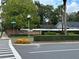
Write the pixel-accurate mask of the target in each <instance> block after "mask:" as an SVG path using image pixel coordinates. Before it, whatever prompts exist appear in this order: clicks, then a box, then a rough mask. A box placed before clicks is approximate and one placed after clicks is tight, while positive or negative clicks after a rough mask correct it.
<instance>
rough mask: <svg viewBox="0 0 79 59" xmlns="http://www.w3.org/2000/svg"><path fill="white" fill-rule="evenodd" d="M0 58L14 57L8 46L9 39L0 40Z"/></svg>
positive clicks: (10, 58) (11, 58)
mask: <svg viewBox="0 0 79 59" xmlns="http://www.w3.org/2000/svg"><path fill="white" fill-rule="evenodd" d="M0 59H16V58H15V56H14V54H13V52H12V50H11V48H10V47H9V40H0Z"/></svg>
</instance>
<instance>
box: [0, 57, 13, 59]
mask: <svg viewBox="0 0 79 59" xmlns="http://www.w3.org/2000/svg"><path fill="white" fill-rule="evenodd" d="M0 59H15V57H7V58H0Z"/></svg>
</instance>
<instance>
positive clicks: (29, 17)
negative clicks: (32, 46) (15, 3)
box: [27, 14, 31, 38]
mask: <svg viewBox="0 0 79 59" xmlns="http://www.w3.org/2000/svg"><path fill="white" fill-rule="evenodd" d="M27 19H28V38H30V20H31V15H30V14H28V15H27Z"/></svg>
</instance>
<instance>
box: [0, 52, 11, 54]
mask: <svg viewBox="0 0 79 59" xmlns="http://www.w3.org/2000/svg"><path fill="white" fill-rule="evenodd" d="M4 53H5V54H8V53H10V54H11V53H12V52H0V54H4Z"/></svg>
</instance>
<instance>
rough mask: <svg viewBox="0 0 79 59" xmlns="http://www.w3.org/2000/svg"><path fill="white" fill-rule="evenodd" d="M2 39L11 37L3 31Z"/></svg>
mask: <svg viewBox="0 0 79 59" xmlns="http://www.w3.org/2000/svg"><path fill="white" fill-rule="evenodd" d="M0 39H10V38H9V37H8V35H7V34H6V33H5V32H3V34H2V37H1V38H0Z"/></svg>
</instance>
